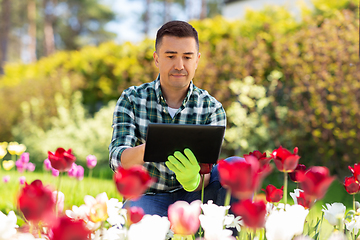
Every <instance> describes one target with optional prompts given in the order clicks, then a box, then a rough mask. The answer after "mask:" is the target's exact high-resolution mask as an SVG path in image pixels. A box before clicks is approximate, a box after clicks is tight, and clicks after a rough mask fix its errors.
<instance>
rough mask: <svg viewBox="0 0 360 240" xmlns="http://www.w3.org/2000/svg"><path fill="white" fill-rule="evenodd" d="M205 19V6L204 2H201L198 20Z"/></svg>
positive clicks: (204, 0)
mask: <svg viewBox="0 0 360 240" xmlns="http://www.w3.org/2000/svg"><path fill="white" fill-rule="evenodd" d="M206 17H207V6H206V0H201V13H200V19H204V18H206Z"/></svg>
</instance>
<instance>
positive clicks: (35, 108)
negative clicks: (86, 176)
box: [13, 80, 115, 177]
mask: <svg viewBox="0 0 360 240" xmlns="http://www.w3.org/2000/svg"><path fill="white" fill-rule="evenodd" d="M63 85H64V88H68V90H65V91H64V92H65V93H68V92H69V91H70V88H69V86H70V84H69V80H64V81H63ZM65 95H66V94H65ZM69 100H71V101H69ZM55 101H56V110H57V116H54V117H51V118H47V123H46V125H47V128H46V129H45V130H44V129H43V128H42V127H40V126H39V125H38V124H37V123H38V121H37V119H38V118H39V116H43V114H44V111H46V109H44V107H43V104H44V99H41V98H33V99H32V100H31V101H30V104H29V103H28V102H23V103H22V105H21V106H22V111H23V120H22V124H20V125H17V126H16V127H14V128H13V134H14V136H15V137H16V139H19V140H20V141H21V143H23V144H25V145H26V147H27V152H29V154H30V156H31V159H32V161H33V162H36V163H37V165H38V166H41V165H42V162H43V161H44V159H46V158H47V152H48V151H52V152H54V151H55V150H56V149H57V148H58V147H59V146H63V147H64V148H66V149H68V148H72V149H73V151H74V155H75V156H76V157H77V162H78V163H79V164H82V165H85V163H86V157H87V156H88V155H94V156H96V158H97V160H98V165H99V166H98V169H99V168H101V167H103V168H106V169H107V173H106V172H104V173H102V174H103V175H104V176H110V177H111V176H112V171H111V170H110V168H109V167H108V155H109V153H108V146H109V144H110V141H111V133H112V128H111V124H112V114H113V111H114V108H115V102H114V101H110V102H109V103H108V104H107V105H106V106H104V107H103V108H101V109H100V111H98V112H96V113H95V115H94V117H89V116H88V113H87V111H86V109H85V108H84V107H83V105H82V93H81V92H80V91H76V92H75V93H73V94H72V96H71V97H70V99H68V98H66V97H64V95H62V94H60V93H57V94H56V95H55Z"/></svg>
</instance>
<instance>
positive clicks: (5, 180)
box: [3, 175, 10, 183]
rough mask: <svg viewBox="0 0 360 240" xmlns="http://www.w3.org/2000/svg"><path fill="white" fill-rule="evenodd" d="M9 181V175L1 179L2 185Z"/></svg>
mask: <svg viewBox="0 0 360 240" xmlns="http://www.w3.org/2000/svg"><path fill="white" fill-rule="evenodd" d="M9 181H10V176H9V175H6V176H4V177H3V182H4V183H8V182H9Z"/></svg>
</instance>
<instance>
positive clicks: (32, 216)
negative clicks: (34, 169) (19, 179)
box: [18, 180, 55, 222]
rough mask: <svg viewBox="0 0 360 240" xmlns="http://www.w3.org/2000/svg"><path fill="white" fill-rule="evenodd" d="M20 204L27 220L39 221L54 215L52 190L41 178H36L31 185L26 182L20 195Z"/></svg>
mask: <svg viewBox="0 0 360 240" xmlns="http://www.w3.org/2000/svg"><path fill="white" fill-rule="evenodd" d="M18 205H19V208H20V210H21V212H22V213H23V214H24V216H25V218H26V219H27V220H29V221H34V222H38V221H40V220H49V219H50V218H51V217H52V216H53V210H54V207H55V201H54V200H53V197H52V191H51V190H50V189H48V188H46V187H44V186H43V184H42V182H41V181H40V180H35V181H33V182H32V183H31V184H30V185H28V184H27V183H25V187H24V188H22V190H21V192H20V195H19V197H18Z"/></svg>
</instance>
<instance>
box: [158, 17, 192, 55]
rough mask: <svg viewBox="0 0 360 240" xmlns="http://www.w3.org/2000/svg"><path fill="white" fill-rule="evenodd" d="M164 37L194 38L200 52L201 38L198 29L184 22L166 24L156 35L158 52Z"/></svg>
mask: <svg viewBox="0 0 360 240" xmlns="http://www.w3.org/2000/svg"><path fill="white" fill-rule="evenodd" d="M164 36H173V37H193V38H194V39H195V42H196V48H197V51H198V52H199V38H198V33H197V31H196V29H195V28H194V27H193V26H191V25H190V24H189V23H187V22H184V21H170V22H167V23H165V24H164V25H163V26H162V27H161V28H160V29H159V30H158V31H157V34H156V41H155V50H156V51H157V50H158V48H159V46H160V44H161V41H162V39H163V37H164Z"/></svg>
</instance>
